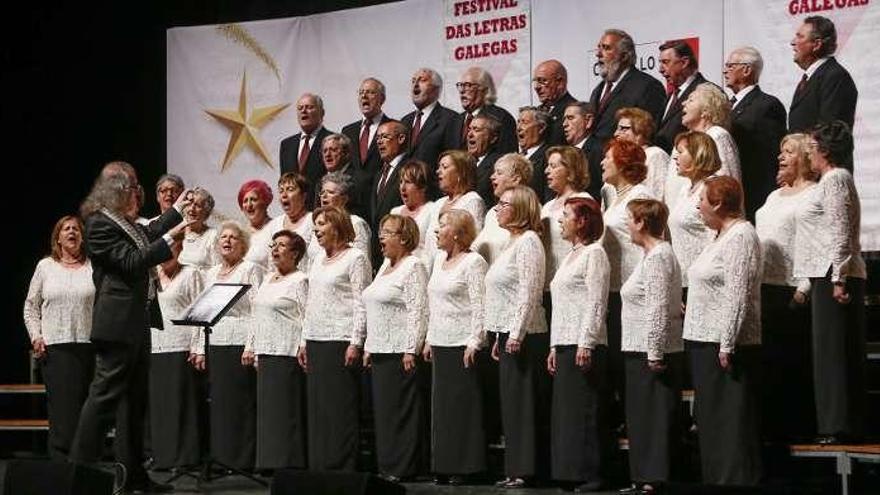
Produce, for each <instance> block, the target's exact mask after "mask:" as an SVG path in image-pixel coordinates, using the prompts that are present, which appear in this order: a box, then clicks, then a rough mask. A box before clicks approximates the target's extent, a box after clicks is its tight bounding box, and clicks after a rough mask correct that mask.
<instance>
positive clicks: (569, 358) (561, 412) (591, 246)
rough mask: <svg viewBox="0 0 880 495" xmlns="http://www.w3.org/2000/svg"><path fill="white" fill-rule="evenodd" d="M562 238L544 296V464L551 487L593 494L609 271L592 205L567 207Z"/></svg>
mask: <svg viewBox="0 0 880 495" xmlns="http://www.w3.org/2000/svg"><path fill="white" fill-rule="evenodd" d="M559 225H560V226H561V227H562V237H563V238H564V239H565V240H567V241H568V242H570V243H571V250H570V251H569V252H568V255H567V256H566V257H565V258H563V259H561V260H560V262H559V266H558V267H557V269H556V274H555V276H554V277H553V281H552V282H551V283H550V293H551V296H552V298H553V317H552V319H551V327H550V355H549V356H548V357H547V371H549V372H550V374H551V375H553V376H554V377H555V378H554V382H553V402H552V411H553V412H552V417H551V422H550V431H551V433H550V435H551V441H550V449H551V454H550V458H551V460H552V463H553V464H552V476H553V478H554V479H557V480H561V481H565V482H570V483H576V484H580V486H579V487H578V488H579V489H580V490H581V491H587V490H596V489H598V488H599V485H600V480H599V428H598V417H599V390H600V388H601V385H602V382H603V380H604V374H605V347H606V344H607V339H606V335H605V310H606V307H607V304H608V281H609V274H610V270H611V268H610V266H609V263H608V257H607V256H606V255H605V250H604V249H603V248H602V244H601V243H599V242H597V241H598V240H599V238H601V237H602V232H603V229H604V227H603V222H602V211H601V210H600V209H599V204H598V203H597V202H596V201H595V200H594V199H592V198H578V197H573V198H569V199H567V200H566V201H565V205H564V206H563V211H562V218H560V220H559Z"/></svg>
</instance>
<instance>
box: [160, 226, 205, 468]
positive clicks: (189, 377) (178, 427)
mask: <svg viewBox="0 0 880 495" xmlns="http://www.w3.org/2000/svg"><path fill="white" fill-rule="evenodd" d="M181 247H182V246H181V243H179V242H178V243H175V244H173V245H172V246H171V253H172V254H173V257H172V258H171V259H169V260H168V261H166V262H164V263H162V264H161V265H159V266H158V267H157V269H156V272H157V275H158V282H159V291H158V292H157V294H156V296H157V298H158V300H159V307H160V308H161V309H162V326H163V328H164V330H158V329H155V328H153V329H151V336H152V354H151V356H150V381H149V384H150V387H149V391H150V400H149V406H150V438H151V448H152V451H153V461H154V462H155V466H156V467H158V468H164V469H170V468H173V467H178V466H192V465H195V464H198V463H199V460H200V458H201V453H200V448H199V438H201V437H202V435H204V434H206V433H207V432H200V431H199V430H200V429H201V428H200V423H201V421H200V419H199V410H200V408H201V405H202V402H203V401H204V397H202V394H201V391H200V381H201V380H200V379H199V376H198V371H196V370H194V369H193V367H192V366H190V361H191V358H192V357H193V355H192V354H191V352H190V350H191V345H192V342H193V339H194V338H196V337H197V336H198V334H199V332H201V329H200V328H197V327H188V326H177V325H175V324H174V323H172V322H171V320H172V319H177V318H179V317H180V316H181V315H183V312H184V310H185V309H186V308H187V307H189V305H190V304H192V303H193V301H195V300H196V298H197V297H198V296H199V294H201V292H202V290H203V289H204V285H205V283H204V279H203V275H202V272H201V271H199V270H198V269H196V268H195V267H192V266H183V265H181V264H180V263H179V262H178V261H177V257H178V256H179V255H180V250H181Z"/></svg>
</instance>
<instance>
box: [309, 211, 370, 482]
mask: <svg viewBox="0 0 880 495" xmlns="http://www.w3.org/2000/svg"><path fill="white" fill-rule="evenodd" d="M313 217H314V224H315V238H316V239H317V242H318V244H319V245H320V246H321V247H322V248H323V250H324V251H323V252H321V253H318V255H317V256H316V257H315V259H313V260H312V266H311V268H310V270H309V299H308V302H307V303H306V316H305V321H304V322H303V340H304V343H303V344H302V345H300V348H299V363H300V365H301V366H302V367H303V368H304V369H305V370H306V382H307V387H306V390H307V393H308V397H307V401H306V406H307V411H308V417H307V422H306V424H307V426H308V430H309V436H308V448H309V468H310V469H316V470H343V471H355V470H356V469H357V459H358V451H359V449H358V447H359V445H360V444H359V435H360V427H359V411H360V405H359V404H360V401H359V396H360V386H361V349H362V348H363V346H364V337H365V335H366V329H367V314H366V309H365V307H364V301H363V297H362V294H361V293H362V292H363V290H364V289H365V288H366V287H367V286H368V285H369V284H370V278H371V274H372V267H371V265H370V261H369V259H368V258H367V255H366V254H365V253H364V252H363V251H361V250H360V249H357V248H354V247H351V242H352V241H353V240H354V227H353V226H352V225H351V220H350V216H349V214H348V213H346V212H345V211H343V210H340V209H338V208H332V207H330V208H318V209H317V210H315V212H314V213H313Z"/></svg>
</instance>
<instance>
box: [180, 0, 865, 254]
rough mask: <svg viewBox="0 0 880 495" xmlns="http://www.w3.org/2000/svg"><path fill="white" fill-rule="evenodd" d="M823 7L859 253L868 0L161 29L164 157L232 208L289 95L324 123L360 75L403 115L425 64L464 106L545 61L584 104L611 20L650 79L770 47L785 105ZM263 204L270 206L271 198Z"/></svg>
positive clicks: (428, 2)
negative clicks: (809, 25)
mask: <svg viewBox="0 0 880 495" xmlns="http://www.w3.org/2000/svg"><path fill="white" fill-rule="evenodd" d="M813 14H820V15H825V16H827V17H830V18H831V19H832V20H833V21H834V22H835V24H836V25H837V29H838V38H839V50H838V54H837V57H838V59H839V60H840V62H841V63H842V64H843V65H844V66H845V67H846V68H847V69H848V70H849V71H850V73H851V74H852V76H853V78H854V79H855V81H856V85H857V86H858V88H859V103H858V108H857V112H856V122H855V128H854V133H855V138H856V153H855V175H856V180H857V185H858V188H859V194H860V196H861V199H862V240H863V249H865V250H872V251H874V250H880V82H878V81H880V65H878V64H876V63H875V61H876V60H878V58H880V57H878V55H880V54H878V52H880V43H878V41H880V40H878V36H877V33H878V32H880V8H878V7H877V6H876V2H870V1H869V0H677V1H675V2H644V1H641V0H615V1H613V2H598V1H594V2H585V1H582V0H458V1H455V0H444V1H442V2H438V1H436V0H407V1H403V2H398V3H391V4H385V5H379V6H375V7H368V8H361V9H353V10H345V11H340V12H333V13H328V14H321V15H315V16H308V17H298V18H289V19H275V20H270V21H257V22H246V23H240V24H234V25H224V26H196V27H183V28H173V29H169V30H168V32H167V41H168V43H167V50H168V53H167V61H168V62H167V63H168V67H167V115H168V116H167V126H168V127H167V133H168V134H167V149H168V154H167V160H168V163H167V167H168V170H169V171H170V172H173V173H177V174H179V175H181V176H182V177H183V178H184V179H185V180H186V181H187V183H188V184H191V185H200V186H202V187H206V188H208V189H209V190H210V191H212V193H214V196H215V199H216V201H217V205H218V209H219V212H220V213H221V214H223V215H225V216H231V217H236V216H238V215H239V213H238V211H237V208H236V203H235V197H236V193H237V191H238V187H239V186H240V185H241V184H242V183H243V182H245V181H247V180H250V179H254V178H259V179H263V180H265V181H267V182H268V183H269V184H270V185H273V186H274V184H275V183H276V182H277V178H278V148H279V144H280V142H281V140H282V139H283V138H284V137H286V136H289V135H292V134H295V133H296V132H298V131H299V129H298V126H297V123H296V114H295V111H294V107H293V105H294V103H295V102H296V100H297V98H298V97H299V95H301V94H302V93H304V92H314V93H317V94H320V95H321V96H322V97H323V99H324V102H325V107H326V112H327V114H326V118H325V125H326V126H327V127H328V128H329V129H331V130H338V129H341V128H342V126H344V125H346V124H348V123H349V122H353V121H355V120H358V119H359V118H360V115H359V112H358V105H357V101H356V92H357V88H358V85H359V83H360V81H361V80H362V79H363V78H365V77H376V78H378V79H380V80H381V81H382V82H383V83H384V84H385V86H386V88H387V93H388V100H387V102H386V104H385V108H384V110H385V112H386V113H387V114H388V115H389V116H391V117H394V118H400V117H402V116H403V115H405V114H406V113H408V112H410V111H411V110H412V103H411V101H410V96H409V95H410V78H411V76H412V74H413V72H415V70H416V69H418V68H419V67H433V68H435V69H436V70H438V71H439V72H440V73H441V74H443V76H444V92H443V95H442V98H441V101H442V102H443V104H444V105H446V106H448V107H450V108H452V109H453V110H456V111H460V110H461V106H460V104H459V102H458V94H457V92H456V90H455V83H456V82H457V81H458V76H459V75H460V74H461V72H463V71H464V70H465V69H466V68H467V67H470V66H472V65H479V66H481V67H484V68H485V69H486V70H488V71H489V72H490V73H491V74H492V75H493V77H494V79H495V82H496V85H497V89H498V104H499V105H501V106H503V107H505V108H507V109H508V110H509V111H511V112H512V113H515V111H516V109H517V108H518V107H520V106H523V105H528V104H532V103H534V102H535V101H536V98H535V96H534V93H533V92H532V90H531V85H530V83H529V80H530V76H531V70H532V68H533V67H534V66H535V65H537V63H539V62H541V61H543V60H546V59H549V58H555V59H558V60H559V61H561V62H562V63H563V64H564V65H565V66H566V67H567V68H568V74H569V90H570V91H571V93H572V95H574V96H575V97H576V98H579V99H587V98H589V95H590V92H591V90H592V88H593V87H594V86H595V85H596V84H597V83H598V75H597V72H598V71H597V70H596V68H595V63H596V58H595V47H596V44H597V42H598V41H599V38H600V37H601V35H602V32H603V31H604V30H605V29H608V28H619V29H623V30H625V31H627V32H629V33H630V34H631V35H632V36H633V38H634V39H635V41H636V45H637V46H636V51H637V54H638V61H637V66H638V67H639V68H641V69H643V70H645V71H647V72H648V73H650V74H652V75H654V76H655V77H657V78H658V79H659V78H660V75H659V72H658V63H657V55H658V50H657V48H658V47H659V45H660V44H661V43H663V42H664V41H667V40H671V39H691V41H692V44H694V45H696V46H697V48H698V50H699V63H700V70H701V72H702V73H703V74H704V75H705V76H706V77H707V78H708V79H710V80H712V81H715V82H718V83H721V82H722V78H721V69H722V65H723V62H724V57H725V54H726V53H727V52H729V51H730V50H732V49H733V48H736V47H738V46H741V45H752V46H755V47H756V48H757V49H758V50H760V51H761V53H762V55H763V56H764V61H765V70H764V75H763V76H762V79H761V86H762V88H763V89H764V90H765V91H767V92H768V93H770V94H774V95H776V96H777V97H778V98H779V99H780V100H781V101H782V102H783V103H784V104H785V105H786V107H788V105H789V103H790V102H791V96H792V93H793V92H794V88H795V86H796V84H797V81H798V79H799V77H800V72H799V69H798V68H797V66H796V65H795V64H794V63H793V62H792V52H791V48H790V46H789V41H790V40H791V38H792V36H793V34H794V32H795V30H796V29H797V26H798V25H799V24H800V23H801V21H802V20H803V18H804V17H805V16H807V15H813ZM273 213H278V210H277V208H276V207H275V206H273Z"/></svg>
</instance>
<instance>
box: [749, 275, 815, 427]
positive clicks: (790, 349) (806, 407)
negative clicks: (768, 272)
mask: <svg viewBox="0 0 880 495" xmlns="http://www.w3.org/2000/svg"><path fill="white" fill-rule="evenodd" d="M794 292H795V288H794V287H785V286H779V285H767V284H765V285H762V286H761V349H762V353H761V354H762V356H763V360H762V366H763V368H764V369H766V370H773V372H772V373H765V374H764V376H762V377H761V383H760V386H761V429H762V431H763V435H764V438H767V439H770V440H775V441H782V442H789V441H792V440H803V439H805V438H808V437H811V436H812V435H813V434H814V433H815V431H816V418H815V415H813V414H803V411H810V410H812V409H813V408H814V407H815V400H814V398H813V366H812V362H813V351H812V337H811V333H812V331H811V321H810V320H811V319H810V307H809V306H808V305H806V304H804V305H792V302H791V301H792V296H794Z"/></svg>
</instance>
